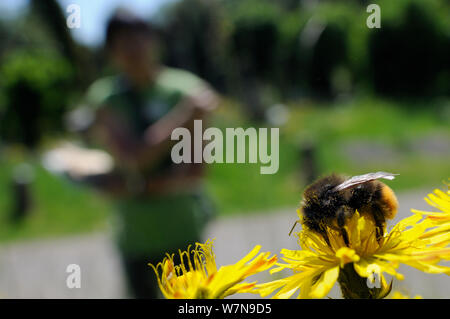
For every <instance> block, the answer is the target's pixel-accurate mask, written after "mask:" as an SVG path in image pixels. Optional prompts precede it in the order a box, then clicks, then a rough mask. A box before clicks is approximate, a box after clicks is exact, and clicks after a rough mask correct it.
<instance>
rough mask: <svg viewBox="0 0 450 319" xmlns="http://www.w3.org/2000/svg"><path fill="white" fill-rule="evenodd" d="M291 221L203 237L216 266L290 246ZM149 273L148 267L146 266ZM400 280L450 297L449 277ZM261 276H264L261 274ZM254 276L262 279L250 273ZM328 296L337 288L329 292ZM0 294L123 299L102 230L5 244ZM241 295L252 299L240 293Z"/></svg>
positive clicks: (416, 201) (260, 217) (285, 214)
mask: <svg viewBox="0 0 450 319" xmlns="http://www.w3.org/2000/svg"><path fill="white" fill-rule="evenodd" d="M428 191H429V190H425V191H415V192H409V193H406V194H400V195H399V201H400V203H408V207H400V212H399V214H398V217H397V218H402V217H405V216H407V215H409V209H410V208H411V207H414V208H418V209H428V207H427V204H426V203H425V202H424V201H423V197H424V196H425V195H426V194H427V193H428ZM295 220H296V213H295V208H292V209H285V210H280V211H278V212H275V213H271V214H269V213H267V214H253V215H246V216H233V217H228V218H220V219H217V220H215V221H214V222H212V223H211V224H210V226H209V228H208V230H207V234H206V236H207V237H210V238H215V239H216V240H215V245H214V247H215V253H216V257H217V264H218V265H224V264H228V263H234V262H236V261H237V260H239V259H240V258H242V257H243V256H244V255H245V254H246V253H248V252H249V251H250V250H251V249H252V248H253V247H254V246H255V245H256V244H259V245H262V247H263V250H265V251H271V252H273V253H277V252H279V250H280V249H281V248H296V247H297V244H296V240H295V237H294V236H292V237H289V236H288V232H289V230H290V228H291V226H292V225H293V223H294V221H295ZM72 263H73V264H78V265H80V267H81V288H80V289H69V288H67V286H66V278H67V276H68V273H66V267H67V265H68V264H72ZM149 271H151V269H149ZM401 271H402V273H403V274H404V275H405V278H406V279H405V281H404V282H396V286H394V289H395V288H399V289H402V291H403V292H405V293H411V294H412V295H415V294H421V295H422V296H423V297H427V298H450V277H449V276H446V275H426V274H422V273H421V272H419V271H415V270H412V269H410V268H409V267H404V268H401ZM263 276H267V275H266V274H264V275H263ZM255 279H259V280H266V279H267V278H261V276H260V277H258V276H256V277H255ZM331 296H333V297H339V291H338V290H337V289H335V290H333V291H332V293H331ZM0 297H2V298H124V297H126V293H125V286H124V281H123V278H122V269H121V265H120V261H119V260H118V258H117V252H116V250H115V248H114V246H113V244H112V242H111V239H110V235H109V234H108V233H99V234H93V235H84V236H78V237H69V238H64V239H57V240H55V239H53V240H41V241H35V242H32V243H31V242H24V243H14V244H8V245H4V246H1V247H0ZM241 297H253V295H242V296H241Z"/></svg>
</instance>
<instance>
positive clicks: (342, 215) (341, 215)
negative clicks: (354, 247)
mask: <svg viewBox="0 0 450 319" xmlns="http://www.w3.org/2000/svg"><path fill="white" fill-rule="evenodd" d="M350 215H351V208H350V207H347V206H342V207H340V208H339V209H338V211H337V212H336V218H337V224H338V227H339V231H340V232H341V235H342V238H343V239H344V243H345V245H346V246H347V247H349V245H350V241H349V239H348V234H347V231H346V230H345V228H344V226H345V220H346V219H347V217H349V216H350Z"/></svg>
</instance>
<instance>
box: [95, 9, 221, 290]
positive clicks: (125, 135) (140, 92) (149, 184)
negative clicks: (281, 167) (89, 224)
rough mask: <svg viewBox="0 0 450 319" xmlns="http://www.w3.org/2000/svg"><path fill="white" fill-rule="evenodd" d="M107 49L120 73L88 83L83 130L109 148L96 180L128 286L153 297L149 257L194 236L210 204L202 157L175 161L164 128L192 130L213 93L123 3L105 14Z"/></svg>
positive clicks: (211, 104)
mask: <svg viewBox="0 0 450 319" xmlns="http://www.w3.org/2000/svg"><path fill="white" fill-rule="evenodd" d="M106 49H107V51H108V54H109V55H110V57H111V59H112V62H113V63H114V64H115V66H116V67H117V68H118V70H119V71H120V74H119V75H116V76H111V77H106V78H102V79H99V80H97V81H96V82H94V83H93V84H92V86H91V88H90V89H89V90H88V93H87V102H88V103H89V104H90V105H91V106H94V107H95V117H94V120H93V124H92V125H91V126H90V129H89V134H88V136H89V137H90V138H91V141H92V142H94V143H96V144H97V145H100V146H102V147H103V148H105V149H106V150H107V151H108V152H109V153H110V154H111V155H112V156H113V158H114V161H115V170H114V173H112V174H109V175H108V176H105V177H104V178H102V179H100V181H101V182H99V180H97V184H99V185H102V188H103V189H104V190H106V191H108V192H109V193H110V194H112V195H113V197H112V198H113V203H114V206H115V210H116V215H115V217H116V220H115V221H116V222H115V223H114V225H115V228H114V229H115V237H116V240H117V244H118V247H119V251H120V254H121V257H122V260H123V265H124V270H125V273H126V276H127V281H128V284H129V288H130V290H131V291H130V292H131V293H132V295H133V296H134V297H136V298H156V297H158V295H159V294H158V292H159V288H158V285H157V281H156V276H155V274H154V272H153V270H152V269H151V267H149V266H148V263H152V264H155V265H156V263H157V262H159V261H161V260H162V259H163V258H164V257H165V254H166V253H170V254H171V253H176V252H177V251H178V249H183V248H186V247H187V246H188V245H189V244H194V243H195V242H196V241H201V240H202V230H203V229H204V227H205V226H206V223H207V221H208V219H209V217H210V216H211V215H212V211H213V209H212V207H213V205H211V201H210V200H209V198H208V196H207V195H206V194H205V191H204V189H203V187H202V180H203V176H204V165H203V164H174V163H173V162H172V160H171V147H172V146H173V145H174V144H175V143H176V142H177V141H172V140H171V138H170V136H171V133H172V131H173V130H174V129H175V128H177V127H186V128H188V129H189V130H191V131H192V130H193V126H194V119H202V120H204V119H206V117H207V115H208V113H209V112H210V111H211V110H213V109H214V108H215V107H216V105H217V103H218V98H217V96H216V95H215V93H214V92H213V90H212V89H211V88H210V87H209V85H208V84H207V83H205V82H204V81H203V80H201V79H199V78H197V77H196V76H194V75H193V74H190V73H188V72H186V71H182V70H178V69H173V68H169V67H166V66H163V65H162V64H161V63H160V62H159V53H158V51H159V47H158V35H157V32H156V31H155V30H154V28H152V27H151V26H150V25H149V24H147V23H145V22H144V21H143V20H141V19H139V18H137V17H136V16H134V15H133V14H131V13H129V12H127V11H123V10H121V11H117V12H116V13H115V14H114V15H113V16H112V17H111V18H110V20H109V22H108V25H107V30H106ZM192 136H193V134H192ZM192 144H193V143H192ZM192 154H193V152H192Z"/></svg>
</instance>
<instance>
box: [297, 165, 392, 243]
mask: <svg viewBox="0 0 450 319" xmlns="http://www.w3.org/2000/svg"><path fill="white" fill-rule="evenodd" d="M395 175H397V174H391V173H386V172H377V173H369V174H365V175H359V176H353V177H351V178H346V177H344V176H341V175H335V174H333V175H330V176H326V177H323V178H321V179H319V180H317V181H316V182H314V183H313V184H311V185H310V186H308V187H307V188H306V189H305V191H304V194H303V200H302V202H301V207H300V212H301V214H302V217H303V218H302V223H303V225H305V226H306V227H308V228H309V229H310V230H312V231H315V232H317V233H319V234H320V235H322V237H323V238H324V239H325V241H326V242H327V243H328V245H330V242H329V239H328V235H327V232H326V226H328V227H332V228H335V229H337V230H339V231H340V232H341V234H342V237H343V239H344V242H345V244H346V245H347V246H349V239H348V234H347V232H346V230H345V228H344V225H345V222H346V220H347V219H348V218H349V217H351V216H352V215H353V214H354V213H355V211H356V210H358V212H359V213H360V214H369V215H370V216H372V218H373V220H374V222H375V226H376V238H377V240H378V241H379V240H380V239H381V238H382V237H383V232H384V227H385V225H386V220H387V219H392V218H394V217H395V215H396V214H397V209H398V201H397V198H396V197H395V194H394V192H393V191H392V189H391V188H389V186H387V185H386V184H384V183H382V182H380V181H379V180H378V179H380V178H384V179H388V180H392V179H394V178H395ZM294 227H295V224H294ZM294 227H293V228H294ZM291 232H292V230H291Z"/></svg>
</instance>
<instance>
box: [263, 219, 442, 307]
mask: <svg viewBox="0 0 450 319" xmlns="http://www.w3.org/2000/svg"><path fill="white" fill-rule="evenodd" d="M298 213H299V216H300V212H299V211H298ZM433 226H436V224H435V223H434V222H433V221H432V220H431V219H430V218H424V219H423V218H422V215H421V214H414V215H412V216H410V217H408V218H405V219H403V220H401V221H400V222H399V223H397V224H396V225H395V226H394V227H393V228H392V230H391V231H390V232H388V233H387V232H386V231H384V236H383V237H382V238H381V239H380V240H379V241H377V239H376V234H375V223H374V221H373V219H372V218H371V217H370V216H367V215H366V214H364V215H360V214H359V213H358V212H356V213H355V214H354V215H353V216H352V217H351V218H349V220H348V221H347V223H346V225H345V228H346V231H347V234H348V237H349V243H350V244H349V247H347V246H346V245H345V243H344V240H343V238H342V236H341V233H340V231H338V230H336V229H334V228H333V227H327V234H328V238H329V241H330V245H328V244H327V242H326V241H325V240H324V239H323V237H322V236H321V235H319V234H317V233H316V232H314V231H311V230H309V229H307V228H306V227H305V226H303V230H302V231H301V232H299V233H298V234H297V236H298V238H299V240H298V242H299V245H300V247H301V248H302V249H301V250H288V249H283V250H282V251H281V254H282V255H284V257H283V258H281V259H282V260H283V261H284V262H285V263H277V266H278V267H277V268H274V269H272V270H271V273H275V272H277V271H281V270H284V269H291V270H292V271H293V275H291V276H289V277H287V278H283V279H279V280H275V281H272V282H268V283H263V284H259V285H257V286H256V287H255V289H254V292H257V293H259V294H260V295H261V296H263V297H265V296H268V295H270V294H272V293H273V292H274V291H276V290H277V289H279V290H278V291H277V292H276V293H275V294H274V295H273V298H290V297H291V296H292V295H294V294H295V293H296V292H297V291H298V290H300V292H299V294H298V298H323V297H325V296H326V295H327V294H328V293H329V291H330V290H331V288H332V287H333V286H334V284H335V283H336V281H338V282H339V284H340V286H341V291H342V293H343V295H344V297H345V298H384V297H386V296H387V294H389V292H390V289H391V285H388V284H387V282H386V279H385V277H384V275H385V274H389V275H391V276H393V277H395V278H397V279H399V280H402V279H403V275H402V274H400V273H398V272H397V268H398V266H399V265H400V263H403V264H406V265H409V266H411V267H414V268H417V269H419V270H421V271H424V272H428V273H446V274H450V267H446V266H442V265H439V264H438V263H439V262H440V261H441V260H450V248H449V247H446V246H447V244H448V242H449V236H448V235H449V232H447V231H444V230H443V228H445V227H447V225H446V224H443V225H440V226H438V227H435V228H433V229H431V230H430V228H431V227H433ZM439 227H441V229H439ZM377 280H378V284H377V282H376V281H377ZM280 288H281V289H280Z"/></svg>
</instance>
